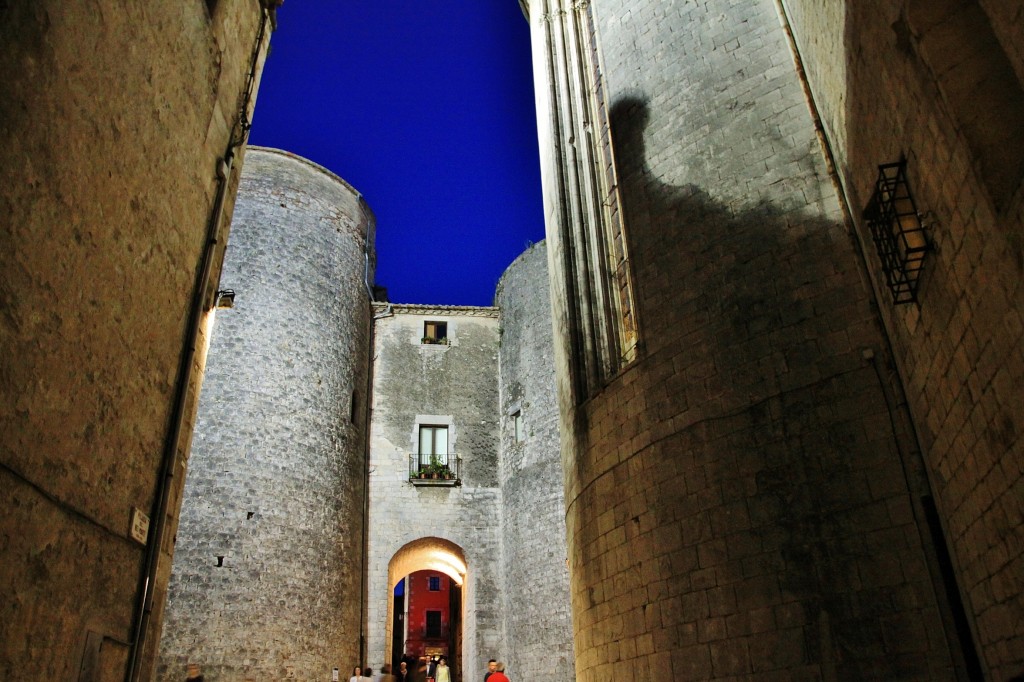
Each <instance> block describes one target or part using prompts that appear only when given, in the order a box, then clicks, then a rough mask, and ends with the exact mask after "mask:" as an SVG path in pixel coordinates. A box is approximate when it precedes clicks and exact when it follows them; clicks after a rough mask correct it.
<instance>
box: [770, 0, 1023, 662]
mask: <svg viewBox="0 0 1024 682" xmlns="http://www.w3.org/2000/svg"><path fill="white" fill-rule="evenodd" d="M830 4H831V5H832V8H831V10H830V11H828V12H825V11H823V9H822V7H821V6H820V3H812V2H802V1H793V0H787V1H786V6H787V8H788V10H789V15H790V17H791V19H792V22H793V26H794V31H795V33H796V39H797V43H798V45H799V47H800V51H801V54H802V55H803V57H804V60H805V61H806V63H807V64H808V74H809V78H810V83H811V86H812V89H813V92H814V97H815V101H816V103H817V105H818V107H819V108H820V110H821V112H822V118H823V120H824V122H825V126H826V130H827V132H828V135H829V139H830V141H831V142H832V150H833V152H834V154H835V156H836V161H837V165H838V167H839V168H840V170H841V173H842V179H843V184H844V188H845V191H846V194H847V197H848V199H849V202H850V205H851V209H852V211H853V213H854V216H855V217H856V218H857V220H856V223H857V230H858V236H859V238H860V240H861V241H862V242H863V243H864V244H865V249H866V251H867V252H868V253H869V254H871V255H870V256H869V259H868V262H869V270H870V273H871V278H872V281H873V283H874V285H875V289H876V290H877V291H879V300H880V310H881V312H882V316H883V319H884V321H885V325H886V328H887V329H888V331H889V333H890V335H891V338H892V340H893V344H894V347H895V351H896V360H897V366H898V368H899V372H900V376H901V377H902V379H903V383H904V386H905V387H906V395H907V400H908V403H909V406H910V410H911V412H912V414H913V416H914V424H915V426H916V428H917V430H918V433H919V435H920V440H921V446H922V448H923V450H924V459H925V461H926V462H927V466H928V470H929V472H930V480H931V482H932V486H933V493H934V497H935V502H936V506H937V507H938V509H939V512H940V515H941V517H942V518H943V531H944V533H945V537H946V538H947V541H948V542H949V544H950V546H951V548H952V555H953V564H954V566H955V568H956V570H957V573H958V581H959V589H960V592H961V593H962V594H963V596H964V600H965V602H966V604H967V612H968V613H969V617H970V625H971V627H972V632H973V636H974V638H975V639H976V641H977V642H978V645H979V652H980V654H981V655H980V658H981V664H982V666H983V670H984V673H985V674H986V677H987V678H991V679H1005V678H1007V677H1009V676H1010V675H1014V674H1019V673H1020V672H1021V671H1022V670H1024V631H1022V630H1021V628H1020V627H1019V626H1017V625H1015V624H1017V623H1020V622H1024V523H1022V518H1024V479H1022V469H1024V464H1022V460H1024V455H1022V450H1024V448H1022V442H1021V432H1022V431H1024V414H1022V405H1024V389H1022V386H1024V350H1022V349H1024V343H1022V319H1024V312H1022V311H1024V305H1022V304H1024V288H1022V287H1021V282H1022V279H1024V237H1022V235H1024V229H1022V210H1024V204H1022V189H1021V180H1022V170H1024V153H1022V152H1021V148H1022V144H1024V142H1022V140H1024V91H1022V86H1024V58H1022V54H1024V28H1022V27H1024V14H1022V13H1021V10H1020V4H1019V3H1016V2H997V1H989V0H982V1H981V2H980V3H979V2H961V3H952V7H953V8H955V10H956V11H955V12H952V13H947V12H946V11H945V10H944V9H943V7H944V6H949V5H950V3H945V2H845V3H830ZM850 36H857V37H858V39H859V42H858V43H857V44H850V43H849V37H850ZM950 64H951V65H952V66H953V68H949V66H950ZM979 126H981V128H980V129H979ZM986 136H989V137H991V138H992V139H990V140H988V141H986V139H985V137H986ZM993 145H994V148H993ZM901 155H904V156H906V158H907V173H908V176H909V180H910V184H911V189H912V191H913V193H914V196H915V199H916V201H917V205H918V207H919V209H920V210H921V211H928V212H930V216H929V218H928V220H927V222H928V223H929V226H930V236H931V238H932V240H933V242H934V247H935V248H934V250H933V251H931V252H930V253H929V254H928V256H927V260H926V262H925V269H924V273H923V277H922V280H921V286H920V291H919V301H920V305H906V306H898V307H894V306H893V305H891V304H890V303H889V295H888V292H887V289H886V287H885V285H884V280H882V278H881V271H880V267H879V263H878V260H877V258H876V257H875V256H874V255H873V246H872V244H871V238H870V234H869V232H868V231H867V227H866V225H865V224H864V221H863V220H862V219H861V218H860V212H861V211H862V210H863V208H864V207H865V206H866V205H867V202H868V199H869V197H870V194H871V191H872V184H873V182H874V180H875V178H876V176H877V173H878V170H877V165H878V164H881V163H888V162H893V161H896V160H898V159H899V158H900V156H901ZM993 166H996V167H998V168H1000V171H999V173H998V177H996V178H993V177H992V170H991V169H992V167H993Z"/></svg>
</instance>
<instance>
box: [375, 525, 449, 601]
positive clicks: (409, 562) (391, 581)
mask: <svg viewBox="0 0 1024 682" xmlns="http://www.w3.org/2000/svg"><path fill="white" fill-rule="evenodd" d="M415 571H440V572H441V573H444V574H445V575H447V576H448V577H449V578H451V579H452V580H454V581H455V582H456V583H458V584H459V585H462V583H463V582H464V581H465V579H466V557H465V555H464V554H463V552H462V548H461V547H459V546H458V545H456V544H455V543H454V542H451V541H450V540H445V539H443V538H436V537H426V538H419V539H418V540H413V541H412V542H410V543H408V544H406V545H404V546H403V547H402V548H401V549H399V550H398V551H397V552H395V555H394V556H393V557H391V561H390V562H388V590H389V591H390V590H393V589H395V585H397V584H398V581H399V580H401V579H402V578H404V577H405V576H407V575H409V574H410V573H413V572H415Z"/></svg>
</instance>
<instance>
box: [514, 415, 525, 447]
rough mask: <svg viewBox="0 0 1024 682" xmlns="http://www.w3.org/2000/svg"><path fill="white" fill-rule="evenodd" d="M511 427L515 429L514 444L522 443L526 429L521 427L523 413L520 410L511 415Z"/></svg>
mask: <svg viewBox="0 0 1024 682" xmlns="http://www.w3.org/2000/svg"><path fill="white" fill-rule="evenodd" d="M512 425H513V427H514V428H515V434H516V442H517V443H522V442H523V441H524V440H526V427H525V426H524V425H523V413H522V411H521V410H516V412H515V413H514V414H513V415H512Z"/></svg>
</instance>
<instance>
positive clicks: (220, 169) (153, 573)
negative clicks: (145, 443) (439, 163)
mask: <svg viewBox="0 0 1024 682" xmlns="http://www.w3.org/2000/svg"><path fill="white" fill-rule="evenodd" d="M266 28H267V11H266V8H265V7H261V9H260V24H259V29H258V31H257V35H256V43H255V45H254V46H253V50H252V56H251V58H250V63H249V73H248V74H247V77H246V86H245V92H244V97H243V98H242V102H241V110H240V113H239V116H238V119H237V120H236V122H235V126H234V127H233V128H232V131H231V138H230V140H229V141H228V146H227V149H226V150H225V153H224V157H223V158H222V159H219V160H218V162H217V193H216V195H215V198H214V203H213V211H212V213H211V215H210V220H209V222H208V224H207V228H206V245H205V247H204V249H203V254H202V258H201V260H200V268H199V273H198V274H197V276H196V281H195V285H194V289H193V292H192V305H191V307H190V309H189V316H188V324H187V327H186V331H185V350H184V353H182V356H181V362H180V363H179V365H178V381H177V383H176V385H175V395H174V404H173V406H172V411H171V420H170V426H169V430H168V434H167V440H166V441H165V446H164V453H163V458H162V460H161V464H160V475H159V478H158V479H157V490H156V494H155V495H154V499H153V506H152V507H151V509H150V519H151V520H152V522H153V525H152V527H151V528H150V533H149V537H148V539H147V543H146V558H145V566H144V571H143V575H142V576H141V578H140V585H139V588H138V598H137V603H136V608H135V616H134V619H133V622H134V628H133V632H132V639H131V651H130V653H129V657H128V667H127V671H126V675H125V680H126V682H137V680H139V677H140V675H141V674H142V659H143V652H144V651H145V648H146V644H147V637H148V636H149V635H150V634H151V633H150V629H151V623H150V619H151V618H152V615H153V596H154V591H153V585H154V583H155V582H156V578H157V573H158V571H159V568H160V560H159V559H160V548H161V546H162V545H163V544H164V537H165V535H166V531H167V507H168V503H169V500H170V496H171V490H172V489H173V487H174V484H175V473H174V467H175V464H176V463H177V460H178V457H177V455H178V448H179V446H180V444H181V431H182V426H183V421H184V417H185V409H186V406H187V403H188V394H189V387H190V386H191V385H192V366H193V363H194V361H195V356H196V346H197V345H198V344H197V341H198V337H199V328H200V325H201V324H202V321H203V317H204V316H205V314H206V311H207V300H206V299H207V296H206V292H207V289H208V288H209V283H210V273H211V272H212V271H213V260H214V253H215V251H216V249H217V245H218V244H219V240H218V233H219V230H220V224H221V220H222V219H223V215H224V205H225V203H226V202H227V192H228V186H229V184H230V179H231V170H232V167H233V165H234V158H235V150H236V149H238V148H239V147H240V146H242V145H243V144H244V143H245V140H246V138H247V136H248V133H249V128H250V127H251V122H250V120H249V107H250V105H251V103H252V97H253V94H254V91H255V87H256V70H257V66H258V64H259V56H260V51H261V46H262V45H263V40H264V38H265V36H266Z"/></svg>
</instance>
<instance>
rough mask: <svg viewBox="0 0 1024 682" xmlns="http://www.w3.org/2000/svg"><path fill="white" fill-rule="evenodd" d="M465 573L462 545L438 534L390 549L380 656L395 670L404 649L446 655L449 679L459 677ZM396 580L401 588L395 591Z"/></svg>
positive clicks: (404, 652) (455, 681) (426, 653)
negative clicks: (383, 632)
mask: <svg viewBox="0 0 1024 682" xmlns="http://www.w3.org/2000/svg"><path fill="white" fill-rule="evenodd" d="M438 574H443V575H444V576H446V577H447V578H448V579H449V581H444V580H442V579H441V576H439V575H438ZM466 574H467V566H466V558H465V554H464V553H463V551H462V548H461V547H459V546H458V545H457V544H455V543H454V542H451V541H449V540H445V539H443V538H438V537H425V538H419V539H417V540H413V541H412V542H409V543H407V544H406V545H404V546H403V547H402V548H401V549H399V550H398V551H397V552H395V554H394V556H392V557H391V560H390V561H389V562H388V581H387V586H388V589H387V603H388V606H387V620H386V623H387V632H386V634H385V639H384V642H385V650H384V660H386V661H390V662H391V663H392V665H393V666H395V667H396V669H397V666H398V663H399V661H400V660H401V659H402V657H403V656H404V655H406V654H412V655H414V656H416V657H419V656H423V655H427V656H430V655H446V656H447V657H448V660H449V665H450V666H451V668H452V679H453V682H458V681H459V680H461V679H462V669H463V665H462V658H463V656H462V639H463V637H462V623H463V618H464V616H465V611H464V608H463V603H464V602H463V600H462V586H463V585H464V584H465V581H466ZM410 578H412V579H410ZM400 583H401V584H402V588H403V589H402V590H401V591H400V592H401V593H400V594H397V595H396V589H395V588H396V587H397V586H398V585H399V584H400ZM432 631H433V632H432Z"/></svg>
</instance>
